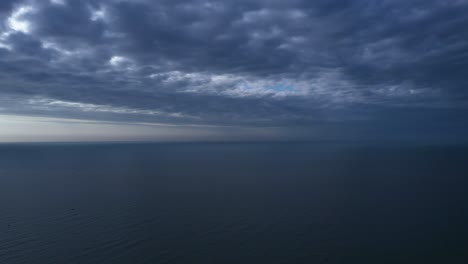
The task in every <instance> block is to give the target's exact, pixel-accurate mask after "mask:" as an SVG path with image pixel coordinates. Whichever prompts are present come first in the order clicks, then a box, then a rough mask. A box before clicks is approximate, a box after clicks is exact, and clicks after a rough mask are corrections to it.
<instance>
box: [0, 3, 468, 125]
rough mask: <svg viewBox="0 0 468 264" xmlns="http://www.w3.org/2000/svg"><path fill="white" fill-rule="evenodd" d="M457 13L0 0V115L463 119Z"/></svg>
mask: <svg viewBox="0 0 468 264" xmlns="http://www.w3.org/2000/svg"><path fill="white" fill-rule="evenodd" d="M467 13H468V1H466V0H454V1H435V0H424V1H422V0H415V1H404V0H381V1H367V0H354V1H345V0H342V1H338V0H337V1H329V0H318V1H305V0H292V1H275V0H274V1H271V0H268V1H267V0H256V1H247V0H235V1H234V0H232V1H231V0H228V1H209V0H194V1H181V0H160V1H149V0H133V1H126V0H93V1H91V0H83V1H72V0H50V1H47V0H41V1H39V0H37V1H34V0H30V1H28V0H16V1H15V0H7V1H1V3H0V19H1V24H0V113H3V114H22V115H40V116H49V117H63V118H82V119H91V120H112V121H136V122H158V123H160V122H162V123H168V124H207V125H246V126H247V125H248V126H279V127H293V126H294V127H296V126H304V127H311V126H321V125H323V124H334V125H333V126H340V125H339V124H342V126H343V127H347V126H350V124H355V125H360V124H363V125H365V126H369V127H372V126H373V125H379V124H381V125H382V126H384V127H391V125H388V124H393V125H394V126H395V127H396V128H397V129H398V127H400V128H401V127H405V126H407V124H408V123H412V122H422V123H423V124H425V125H427V126H434V125H437V124H441V123H447V126H445V127H453V126H455V125H456V127H457V128H456V130H459V129H460V127H461V128H463V129H465V128H466V127H467V124H466V123H467V122H466V121H464V120H463V119H460V118H459V116H461V115H464V114H467V113H468V111H467V109H468V90H467V88H468V79H467V78H466V72H468V31H467V30H466V29H467V28H468V16H466V14H467ZM429 119H430V120H429ZM438 119H442V120H443V122H439V121H437V120H438ZM460 122H461V123H460ZM335 124H338V125H335ZM450 129H452V130H451V131H453V128H450ZM450 129H449V130H450Z"/></svg>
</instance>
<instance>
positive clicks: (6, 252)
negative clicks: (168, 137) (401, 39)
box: [0, 143, 468, 264]
mask: <svg viewBox="0 0 468 264" xmlns="http://www.w3.org/2000/svg"><path fill="white" fill-rule="evenodd" d="M467 187H468V147H467V146H375V145H374V146H371V145H367V146H364V145H354V146H353V145H342V144H314V143H259V144H253V143H245V144H243V143H230V144H215V143H208V144H204V143H184V144H182V143H180V144H114V145H111V144H107V145H105V144H101V145H99V144H97V145H92V144H91V145H84V144H78V145H60V144H58V145H1V146H0V263H1V264H9V263H451V264H453V263H468V191H467V190H468V188H467Z"/></svg>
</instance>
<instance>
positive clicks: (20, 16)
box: [7, 6, 34, 33]
mask: <svg viewBox="0 0 468 264" xmlns="http://www.w3.org/2000/svg"><path fill="white" fill-rule="evenodd" d="M33 11H34V9H33V7H31V6H21V7H19V8H17V9H16V10H15V11H13V13H12V14H11V16H10V17H8V19H7V24H8V26H9V27H10V29H12V30H13V31H18V32H22V33H29V32H30V31H31V22H30V21H28V20H27V19H26V18H25V17H24V16H25V15H27V14H29V13H31V12H33Z"/></svg>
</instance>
